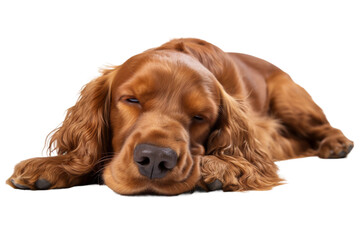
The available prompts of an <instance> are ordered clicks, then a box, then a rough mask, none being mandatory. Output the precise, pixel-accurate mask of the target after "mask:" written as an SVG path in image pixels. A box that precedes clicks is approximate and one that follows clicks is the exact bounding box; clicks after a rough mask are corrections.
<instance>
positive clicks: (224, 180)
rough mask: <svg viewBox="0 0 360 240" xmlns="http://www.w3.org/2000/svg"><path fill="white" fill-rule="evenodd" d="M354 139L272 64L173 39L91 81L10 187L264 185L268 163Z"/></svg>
mask: <svg viewBox="0 0 360 240" xmlns="http://www.w3.org/2000/svg"><path fill="white" fill-rule="evenodd" d="M353 146H354V143H353V142H352V141H350V140H349V139H347V138H346V137H345V136H344V134H343V133H342V132H341V131H340V130H339V129H336V128H333V127H332V126H331V125H330V124H329V122H328V120H327V119H326V117H325V115H324V113H323V111H322V110H321V108H320V107H319V106H318V105H316V103H315V102H314V101H313V100H312V98H311V96H310V95H309V94H308V93H307V92H306V91H305V90H304V89H303V88H301V87H300V86H299V85H297V84H296V83H294V82H293V80H292V79H291V78H290V76H289V75H288V74H286V73H285V72H283V71H282V70H281V69H279V68H278V67H276V66H274V65H272V64H270V63H268V62H266V61H264V60H262V59H259V58H256V57H253V56H250V55H245V54H240V53H225V52H223V51H222V50H221V49H219V48H218V47H216V46H214V45H212V44H210V43H208V42H206V41H203V40H199V39H175V40H171V41H170V42H167V43H165V44H163V45H162V46H160V47H157V48H153V49H150V50H147V51H145V52H143V53H141V54H138V55H136V56H133V57H131V58H130V59H128V60H127V61H126V62H125V63H123V64H122V65H120V66H116V67H113V68H112V69H107V70H104V71H103V73H102V75H101V76H100V77H99V78H97V79H95V80H93V81H91V82H90V83H88V84H87V85H86V86H85V87H84V88H83V89H82V91H81V94H80V97H79V99H78V101H77V102H76V104H75V105H74V106H73V107H71V108H69V109H68V111H67V114H66V117H65V120H64V121H63V124H62V125H61V126H60V127H59V128H58V129H55V130H54V131H53V132H52V133H51V135H49V151H50V156H49V157H40V158H32V159H28V160H25V161H22V162H20V163H19V164H17V165H16V166H15V169H14V173H13V175H12V176H11V177H10V178H9V179H8V180H7V183H8V184H9V185H10V186H12V187H14V188H18V189H31V190H37V189H38V190H44V189H53V188H67V187H72V186H76V185H85V184H90V183H100V182H104V183H105V184H106V185H107V186H109V187H110V188H111V189H112V190H113V191H115V192H116V193H120V194H124V195H134V194H161V195H177V194H181V193H184V192H189V191H192V190H194V189H195V188H197V187H199V188H202V189H205V190H208V191H209V190H217V189H222V190H224V191H246V190H268V189H271V188H273V187H275V186H277V185H280V184H282V181H283V179H281V178H280V177H279V176H278V174H277V171H278V168H277V166H276V164H275V163H274V162H275V161H279V160H284V159H290V158H300V157H307V156H319V157H320V158H344V157H346V156H347V154H348V153H349V152H350V151H351V150H352V148H353ZM51 152H56V153H57V155H56V156H51ZM99 176H100V177H99Z"/></svg>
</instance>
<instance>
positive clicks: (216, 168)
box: [201, 156, 240, 191]
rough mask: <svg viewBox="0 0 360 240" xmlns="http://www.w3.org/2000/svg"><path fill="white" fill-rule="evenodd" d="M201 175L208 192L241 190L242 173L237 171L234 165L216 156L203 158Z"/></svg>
mask: <svg viewBox="0 0 360 240" xmlns="http://www.w3.org/2000/svg"><path fill="white" fill-rule="evenodd" d="M201 174H202V181H203V182H204V184H205V186H206V187H207V190H208V191H215V190H224V191H236V190H239V188H240V184H239V181H238V175H239V174H240V173H239V172H238V171H236V168H235V167H234V166H233V165H231V164H230V163H227V162H225V161H222V160H220V159H218V158H217V157H215V156H204V157H203V159H202V161H201Z"/></svg>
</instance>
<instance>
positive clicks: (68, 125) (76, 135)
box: [49, 70, 111, 175]
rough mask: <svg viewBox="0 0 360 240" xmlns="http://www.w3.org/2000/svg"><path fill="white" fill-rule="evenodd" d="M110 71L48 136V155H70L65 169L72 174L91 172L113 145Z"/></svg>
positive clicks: (83, 92)
mask: <svg viewBox="0 0 360 240" xmlns="http://www.w3.org/2000/svg"><path fill="white" fill-rule="evenodd" d="M110 72H111V70H105V71H104V72H103V75H102V76H101V77H99V78H97V79H95V80H93V81H91V82H89V83H88V84H87V85H85V87H84V88H83V89H82V90H81V93H80V97H79V99H78V100H77V102H76V104H75V105H74V106H73V107H71V108H69V109H68V110H67V114H66V117H65V120H64V121H63V124H62V126H60V127H59V128H57V129H55V130H54V131H53V132H52V135H51V133H50V134H49V137H50V141H49V152H50V154H51V152H53V151H55V152H57V153H58V155H69V158H68V159H69V161H68V162H67V163H66V164H64V168H66V170H67V171H68V172H69V173H71V174H76V175H79V174H84V173H88V172H90V171H92V170H93V169H94V167H95V165H96V164H97V163H98V160H99V159H100V158H101V157H102V155H103V154H105V153H106V152H108V151H109V149H110V147H111V144H110V142H109V141H110V139H109V138H110V127H109V114H110V101H111V97H110V92H111V91H110V85H111V83H110V80H109V73H110Z"/></svg>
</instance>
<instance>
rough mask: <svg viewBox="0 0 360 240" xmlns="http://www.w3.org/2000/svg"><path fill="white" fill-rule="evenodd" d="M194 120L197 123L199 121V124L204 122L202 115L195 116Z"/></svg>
mask: <svg viewBox="0 0 360 240" xmlns="http://www.w3.org/2000/svg"><path fill="white" fill-rule="evenodd" d="M193 119H194V120H195V121H198V122H202V121H203V120H204V118H203V117H202V116H200V115H195V116H193Z"/></svg>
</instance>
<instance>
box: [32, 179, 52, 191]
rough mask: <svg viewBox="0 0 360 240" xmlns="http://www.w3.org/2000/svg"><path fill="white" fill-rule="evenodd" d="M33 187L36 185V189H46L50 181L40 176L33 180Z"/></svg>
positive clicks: (49, 185)
mask: <svg viewBox="0 0 360 240" xmlns="http://www.w3.org/2000/svg"><path fill="white" fill-rule="evenodd" d="M35 187H36V189H39V190H46V189H49V188H50V187H51V183H50V182H49V181H47V180H45V179H42V178H41V179H38V180H37V181H36V182H35Z"/></svg>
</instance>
